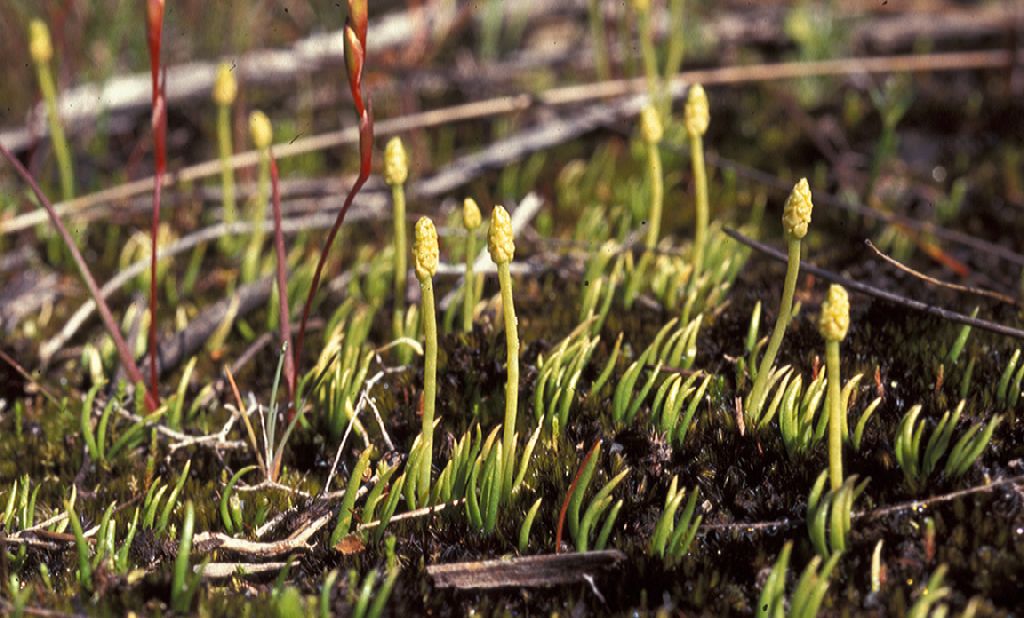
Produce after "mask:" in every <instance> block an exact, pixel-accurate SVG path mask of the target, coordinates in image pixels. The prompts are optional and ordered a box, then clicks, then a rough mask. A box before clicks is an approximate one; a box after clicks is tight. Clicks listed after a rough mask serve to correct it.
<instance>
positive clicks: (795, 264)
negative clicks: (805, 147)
mask: <svg viewBox="0 0 1024 618" xmlns="http://www.w3.org/2000/svg"><path fill="white" fill-rule="evenodd" d="M813 208H814V204H813V203H812V202H811V189H810V187H809V186H808V184H807V179H806V178H803V179H801V180H800V182H798V183H797V184H796V185H795V186H794V187H793V191H792V193H790V195H789V198H788V199H787V200H786V205H785V208H784V210H783V213H782V226H783V228H784V229H785V232H786V245H787V249H788V253H789V259H788V262H787V265H786V280H785V282H784V283H783V286H782V300H781V301H780V302H779V313H778V316H777V317H776V318H775V328H774V330H772V335H771V338H770V339H769V340H768V347H767V348H766V349H765V352H764V356H763V357H761V365H760V367H759V368H758V370H757V375H756V376H755V377H754V385H753V386H752V387H751V388H750V393H749V394H748V395H747V400H746V402H745V404H746V405H745V406H744V408H743V411H744V412H743V413H744V417H745V419H746V420H748V421H753V420H755V419H758V418H760V416H761V413H760V412H761V406H762V405H763V404H764V397H765V392H766V389H767V386H768V377H769V375H770V374H771V370H772V367H773V366H774V365H775V357H776V356H777V355H778V353H779V348H780V347H782V338H783V337H784V336H785V334H786V328H787V327H788V326H789V322H790V320H791V319H792V318H793V295H794V294H795V293H796V281H797V278H798V277H799V275H800V241H801V240H802V239H803V237H804V236H806V235H807V226H808V225H809V224H810V222H811V211H812V210H813ZM748 424H751V425H752V424H753V423H752V422H748Z"/></svg>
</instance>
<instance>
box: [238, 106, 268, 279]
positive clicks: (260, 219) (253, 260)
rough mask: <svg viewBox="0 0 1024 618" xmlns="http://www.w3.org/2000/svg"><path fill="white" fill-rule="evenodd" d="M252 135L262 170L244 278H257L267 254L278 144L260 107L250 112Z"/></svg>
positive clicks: (252, 206) (259, 177)
mask: <svg viewBox="0 0 1024 618" xmlns="http://www.w3.org/2000/svg"><path fill="white" fill-rule="evenodd" d="M249 136H250V137H251V138H252V143H253V146H255V147H256V150H257V151H258V152H259V156H260V162H259V173H258V176H257V181H256V195H255V197H254V198H253V201H252V203H251V204H250V210H249V219H250V220H251V221H252V224H253V226H254V227H253V233H252V236H251V237H250V238H249V246H248V247H247V248H246V250H245V256H244V257H243V258H242V281H253V280H255V279H256V277H257V275H258V274H259V268H260V263H261V258H262V257H263V242H264V240H265V239H266V230H264V228H263V223H264V221H266V218H267V191H268V189H269V188H270V145H271V144H273V143H274V126H273V124H272V123H271V122H270V118H268V117H267V115H266V114H265V113H263V112H262V111H260V110H255V111H253V112H252V113H251V114H249Z"/></svg>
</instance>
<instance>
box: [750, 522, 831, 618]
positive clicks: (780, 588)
mask: <svg viewBox="0 0 1024 618" xmlns="http://www.w3.org/2000/svg"><path fill="white" fill-rule="evenodd" d="M792 551H793V541H786V544H785V545H784V546H783V548H782V552H781V553H780V554H779V557H778V559H777V560H776V561H775V566H773V567H772V570H771V573H769V575H768V579H766V580H765V583H764V588H762V589H761V596H760V598H759V599H758V602H757V617H758V618H784V617H785V616H789V617H790V618H814V617H815V616H817V615H818V609H819V608H820V607H821V603H822V601H823V600H824V599H825V593H826V592H827V591H828V582H829V576H830V575H831V574H832V570H833V569H834V568H835V566H836V563H837V562H838V561H839V554H836V555H834V556H832V558H830V559H829V560H828V561H826V562H825V564H824V566H822V559H821V557H820V556H815V557H814V558H812V559H811V561H810V562H808V563H807V566H806V567H805V568H804V572H803V574H802V575H801V576H800V579H799V581H798V582H797V585H796V589H795V590H794V591H793V595H792V597H791V599H790V603H789V608H788V609H789V611H786V610H787V607H786V571H787V569H788V568H789V556H790V554H791V553H792Z"/></svg>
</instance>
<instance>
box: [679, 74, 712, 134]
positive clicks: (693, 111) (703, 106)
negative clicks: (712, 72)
mask: <svg viewBox="0 0 1024 618" xmlns="http://www.w3.org/2000/svg"><path fill="white" fill-rule="evenodd" d="M685 114H686V134H687V135H689V136H690V137H704V134H705V133H707V131H708V125H709V124H711V108H710V106H709V105H708V95H707V93H705V92H704V86H701V85H700V84H694V85H693V86H690V92H689V94H687V95H686V110H685Z"/></svg>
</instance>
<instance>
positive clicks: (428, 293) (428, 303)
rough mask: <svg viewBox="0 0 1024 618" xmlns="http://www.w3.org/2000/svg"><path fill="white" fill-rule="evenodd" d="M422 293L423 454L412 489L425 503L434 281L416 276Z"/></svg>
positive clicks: (432, 395) (432, 397) (430, 453)
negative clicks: (424, 454)
mask: <svg viewBox="0 0 1024 618" xmlns="http://www.w3.org/2000/svg"><path fill="white" fill-rule="evenodd" d="M420 287H421V289H422V292H423V296H422V302H421V304H422V308H421V314H422V319H423V335H424V339H425V341H424V349H423V447H424V449H425V450H426V453H427V455H426V457H424V458H423V460H422V461H423V463H422V464H421V465H420V470H419V475H420V476H419V480H418V482H417V483H416V488H417V491H418V493H419V496H418V497H417V501H418V502H419V503H420V504H426V502H427V497H428V494H429V492H430V470H431V467H432V465H433V458H434V406H435V403H436V399H437V320H436V317H435V315H434V282H433V280H432V279H431V278H430V277H425V278H423V279H420Z"/></svg>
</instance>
